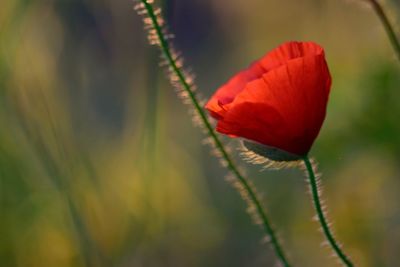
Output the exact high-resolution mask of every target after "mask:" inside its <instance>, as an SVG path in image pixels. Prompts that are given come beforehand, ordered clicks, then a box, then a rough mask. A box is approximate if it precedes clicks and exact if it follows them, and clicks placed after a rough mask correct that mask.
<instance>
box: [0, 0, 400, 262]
mask: <svg viewBox="0 0 400 267" xmlns="http://www.w3.org/2000/svg"><path fill="white" fill-rule="evenodd" d="M158 3H159V4H161V5H163V6H164V11H165V14H166V17H167V21H168V23H169V28H170V29H171V31H173V32H174V33H175V34H176V39H175V41H174V42H175V45H176V46H177V47H178V48H179V49H180V50H181V51H182V52H183V54H184V57H185V60H186V63H187V64H188V65H189V66H191V67H192V69H193V70H194V72H195V73H196V74H197V79H196V81H197V84H198V86H199V91H200V92H201V94H202V95H203V96H204V97H209V96H210V95H211V94H212V92H213V91H214V90H215V89H216V88H217V87H218V86H219V85H221V84H222V83H224V82H225V81H226V80H227V79H228V78H229V77H230V76H231V75H232V74H233V73H235V72H236V71H238V70H240V69H241V68H244V67H245V66H247V65H248V64H249V63H250V62H251V61H253V60H254V59H256V58H258V57H260V56H261V55H263V54H264V53H265V52H266V51H268V50H270V49H272V48H274V47H275V46H277V45H279V44H280V43H282V42H284V41H287V40H313V41H316V42H318V43H320V44H321V45H323V46H324V47H325V49H326V55H327V59H328V62H329V65H330V68H331V72H332V76H333V88H332V94H331V97H330V103H329V108H328V115H327V118H326V121H325V124H324V126H323V129H322V131H321V134H320V136H319V138H318V140H317V141H316V143H315V145H314V147H313V150H312V155H314V156H315V157H316V158H317V159H318V161H319V162H320V170H321V171H322V172H323V183H324V185H325V187H324V192H325V198H326V200H327V204H328V208H329V211H330V217H331V218H332V219H333V220H332V221H333V222H334V230H335V232H336V233H337V237H338V239H339V240H340V241H341V242H342V243H343V244H344V248H345V250H346V251H347V252H348V253H349V254H350V255H352V257H353V259H354V261H355V262H357V263H358V266H366V267H372V266H379V267H381V266H392V267H395V266H399V261H400V256H399V248H400V194H399V193H400V123H399V121H400V120H399V116H400V104H399V103H400V102H399V101H400V64H399V62H398V61H396V59H395V56H394V53H393V51H392V48H391V46H390V44H389V42H388V40H387V37H386V35H385V32H384V31H383V28H382V27H381V25H380V22H379V20H378V19H377V17H376V15H375V14H374V13H373V11H372V10H371V9H369V8H368V7H367V6H366V4H365V3H364V1H362V0H359V1H357V0H353V1H346V0H343V1H342V0H324V1H322V0H251V1H242V0H231V1H222V0H190V1H189V0H164V2H161V1H159V2H158ZM385 4H386V5H385V8H386V9H387V10H388V11H390V15H391V20H392V21H393V22H395V21H397V18H398V15H399V12H398V11H399V10H400V6H399V5H398V2H397V1H395V0H393V1H392V2H389V1H387V2H386V3H385ZM132 7H133V3H132V2H131V1H129V0H123V1H115V0H53V1H51V0H36V1H33V0H2V1H1V4H0V127H1V131H0V266H2V267H3V266H4V267H13V266H19V267H34V266H35V267H36V266H37V267H39V266H40V267H64V266H73V267H84V266H96V267H97V266H99V267H108V266H115V267H125V266H132V267H141V266H145V267H159V266H174V267H179V266H185V267H186V266H193V267H196V266H201V267H203V266H209V267H212V266H215V267H217V266H218V267H221V266H230V267H235V266H238V267H239V266H250V267H251V266H273V265H274V262H275V255H274V254H273V252H272V251H271V249H270V248H269V246H268V245H266V244H265V243H263V242H262V231H261V230H260V229H259V227H257V226H256V225H254V224H253V223H252V222H251V220H250V218H249V216H248V214H246V211H245V210H246V206H245V204H244V202H243V201H242V200H241V199H240V196H239V195H238V194H237V192H235V191H234V189H233V188H232V187H231V186H230V185H229V184H228V183H227V182H225V180H224V176H225V175H226V170H225V169H223V168H222V167H220V165H219V164H218V162H217V160H216V159H215V158H214V157H212V156H211V155H210V151H209V147H207V146H204V145H202V141H203V140H204V138H205V136H204V135H203V134H202V133H201V131H200V130H199V129H198V128H194V127H192V122H191V118H190V115H189V114H188V112H187V107H186V106H184V105H182V104H181V102H180V100H178V98H177V97H176V94H175V92H174V90H173V89H172V88H171V86H170V85H169V83H168V81H167V80H166V79H165V77H164V72H163V71H162V70H160V69H159V67H158V64H159V55H158V51H157V50H156V49H155V48H154V47H150V46H149V45H148V44H147V40H146V34H145V33H144V31H143V25H142V22H141V19H140V17H139V16H138V15H137V14H136V13H135V12H134V11H133V10H132ZM224 141H225V142H226V143H228V144H229V145H231V146H232V147H233V148H235V147H238V143H237V141H236V140H228V139H226V138H224ZM233 152H234V153H235V150H234V149H233ZM235 154H237V153H235ZM236 158H237V162H239V163H240V164H242V165H243V167H244V168H245V169H246V172H247V174H248V176H249V177H250V178H251V179H252V181H253V182H254V183H255V184H256V186H257V188H258V191H260V192H261V193H262V195H263V200H264V203H265V205H266V207H267V208H268V213H269V215H270V217H271V218H272V220H273V223H274V225H275V226H276V228H277V230H278V231H279V235H280V237H281V239H282V240H283V241H284V246H285V248H286V249H287V251H289V252H290V258H291V259H292V262H293V263H295V266H308V267H310V266H312V267H313V266H327V267H329V266H337V265H336V263H335V260H333V259H332V258H330V254H331V252H330V250H329V249H327V248H322V247H321V246H320V244H321V242H322V241H323V238H322V235H321V234H320V232H318V231H317V230H318V224H317V223H316V222H313V221H312V217H313V215H314V212H313V209H312V205H311V202H310V197H309V195H308V193H307V185H306V183H305V181H304V178H303V174H302V173H301V172H300V171H298V170H286V171H264V172H260V167H259V166H252V165H248V164H245V163H244V162H243V161H242V160H241V159H240V158H239V157H236Z"/></svg>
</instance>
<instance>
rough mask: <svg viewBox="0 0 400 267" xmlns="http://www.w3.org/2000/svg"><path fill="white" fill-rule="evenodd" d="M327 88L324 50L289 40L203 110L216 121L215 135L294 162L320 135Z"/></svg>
mask: <svg viewBox="0 0 400 267" xmlns="http://www.w3.org/2000/svg"><path fill="white" fill-rule="evenodd" d="M330 87H331V76H330V74H329V70H328V66H327V63H326V61H325V55H324V50H323V48H322V47H321V46H319V45H317V44H315V43H313V42H288V43H284V44H282V45H281V46H279V47H277V48H275V49H274V50H272V51H271V52H269V53H267V54H266V55H265V56H264V57H262V58H261V59H259V60H258V61H256V62H254V63H253V64H251V65H250V67H249V68H247V69H245V70H243V71H241V72H239V73H238V74H236V75H235V76H233V78H231V79H230V80H229V81H228V82H227V83H226V84H224V85H223V86H222V87H220V88H219V89H218V90H217V92H216V93H215V94H214V95H213V96H212V97H211V99H210V100H209V101H208V103H207V104H206V109H207V110H208V111H209V112H210V114H211V116H213V117H214V118H215V119H217V120H218V123H217V131H218V132H220V133H223V134H227V135H229V136H231V137H242V138H244V139H247V140H250V141H253V142H252V143H254V142H255V143H254V144H261V145H264V146H265V147H269V148H273V149H275V150H282V151H285V152H288V153H290V154H291V155H294V156H295V157H297V159H298V158H299V157H301V156H305V155H306V154H307V153H308V152H309V150H310V148H311V146H312V144H313V142H314V140H315V138H316V137H317V135H318V133H319V130H320V128H321V126H322V123H323V121H324V119H325V114H326V106H327V102H328V97H329V91H330ZM248 144H249V143H248Z"/></svg>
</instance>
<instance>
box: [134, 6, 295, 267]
mask: <svg viewBox="0 0 400 267" xmlns="http://www.w3.org/2000/svg"><path fill="white" fill-rule="evenodd" d="M139 1H140V2H141V3H142V4H143V6H144V8H145V10H146V12H147V15H148V17H149V19H150V20H151V23H152V26H153V30H154V31H155V36H156V37H157V38H158V43H159V46H160V49H161V51H162V53H163V54H164V56H165V58H166V61H167V63H168V65H169V67H170V69H171V71H172V72H173V73H174V74H175V75H176V77H177V79H178V82H179V84H180V85H181V86H182V88H183V90H184V91H185V92H186V93H187V94H188V97H189V99H190V100H191V103H192V104H193V106H194V109H195V111H196V113H197V114H198V115H199V116H200V119H201V121H202V123H203V125H204V126H205V128H206V130H207V134H208V135H209V136H210V137H211V139H212V140H213V142H214V144H215V147H216V149H217V150H218V151H219V152H220V153H221V156H222V158H223V159H224V160H225V162H226V163H227V168H228V169H229V170H230V171H231V172H232V173H233V175H234V176H235V177H236V179H237V181H238V182H239V183H240V184H241V186H242V188H243V189H244V190H245V192H246V193H247V196H248V201H249V204H250V205H252V206H254V207H255V211H256V213H257V215H258V217H259V218H260V219H261V221H262V226H263V229H264V231H265V233H266V234H267V235H268V236H269V239H270V242H271V245H272V247H273V249H274V251H275V253H276V255H277V257H278V258H279V260H280V262H281V263H282V265H283V266H285V267H289V266H290V264H289V262H288V260H287V257H286V256H285V253H284V251H283V249H282V247H281V245H280V243H279V241H278V238H277V236H276V234H275V231H274V229H273V228H272V226H271V223H270V221H269V219H268V217H267V214H266V212H265V211H264V208H263V206H262V204H261V202H260V200H259V199H258V196H257V194H256V192H255V190H254V189H253V188H252V186H251V184H250V182H249V181H248V180H247V179H246V178H245V177H244V176H243V175H242V174H241V173H240V171H239V170H238V168H237V167H236V165H235V163H234V162H233V160H232V158H231V157H230V155H229V154H228V152H227V150H226V149H225V147H224V145H223V143H222V142H221V140H220V139H219V138H218V136H217V134H216V133H215V131H214V129H213V127H212V125H211V123H210V122H209V120H208V117H207V115H206V113H205V112H204V110H203V108H202V106H201V104H200V102H199V100H198V99H197V97H196V95H195V92H194V91H193V90H192V87H191V85H190V83H189V82H187V80H186V77H185V74H184V72H183V71H182V69H181V68H180V66H178V64H177V62H176V60H175V58H174V56H173V52H172V51H171V47H170V44H169V42H168V41H167V38H166V37H165V35H164V32H163V28H162V26H161V25H160V23H159V20H158V18H157V15H156V14H155V11H154V8H153V6H152V4H151V3H149V2H148V1H147V0H139Z"/></svg>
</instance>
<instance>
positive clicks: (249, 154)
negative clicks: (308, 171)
mask: <svg viewBox="0 0 400 267" xmlns="http://www.w3.org/2000/svg"><path fill="white" fill-rule="evenodd" d="M238 150H239V152H240V155H241V156H242V158H243V159H244V161H246V162H248V163H251V164H254V165H261V166H262V169H261V170H262V171H264V170H266V169H272V170H281V169H289V168H296V167H299V166H300V165H301V163H302V161H301V160H293V161H275V160H271V159H269V158H267V157H264V156H261V155H259V154H257V153H255V152H254V151H251V150H249V149H248V148H247V147H245V146H244V145H243V144H242V145H240V146H239V148H238Z"/></svg>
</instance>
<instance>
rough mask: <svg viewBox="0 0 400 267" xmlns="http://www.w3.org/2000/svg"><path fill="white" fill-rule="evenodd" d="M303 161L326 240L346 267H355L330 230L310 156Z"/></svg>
mask: <svg viewBox="0 0 400 267" xmlns="http://www.w3.org/2000/svg"><path fill="white" fill-rule="evenodd" d="M303 160H304V163H305V167H306V170H307V173H308V179H309V184H310V191H311V195H312V199H313V203H314V207H315V211H316V212H317V215H318V220H319V222H320V224H321V227H322V231H323V233H324V235H325V237H326V239H327V240H328V242H329V245H330V246H331V247H332V249H333V250H334V252H335V253H336V255H337V256H338V257H339V259H340V260H341V261H342V263H343V264H344V265H345V266H348V267H352V266H354V265H353V263H352V262H351V261H350V259H349V257H348V256H347V255H346V254H345V253H344V252H343V251H342V249H341V248H340V246H339V243H338V242H337V241H336V240H335V237H334V236H333V234H332V231H331V229H330V228H329V224H328V221H327V219H326V215H325V212H324V209H323V206H322V204H321V196H320V191H319V188H318V181H317V177H316V175H315V173H314V169H313V166H312V164H311V162H310V159H309V158H308V156H305V157H304V158H303Z"/></svg>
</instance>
